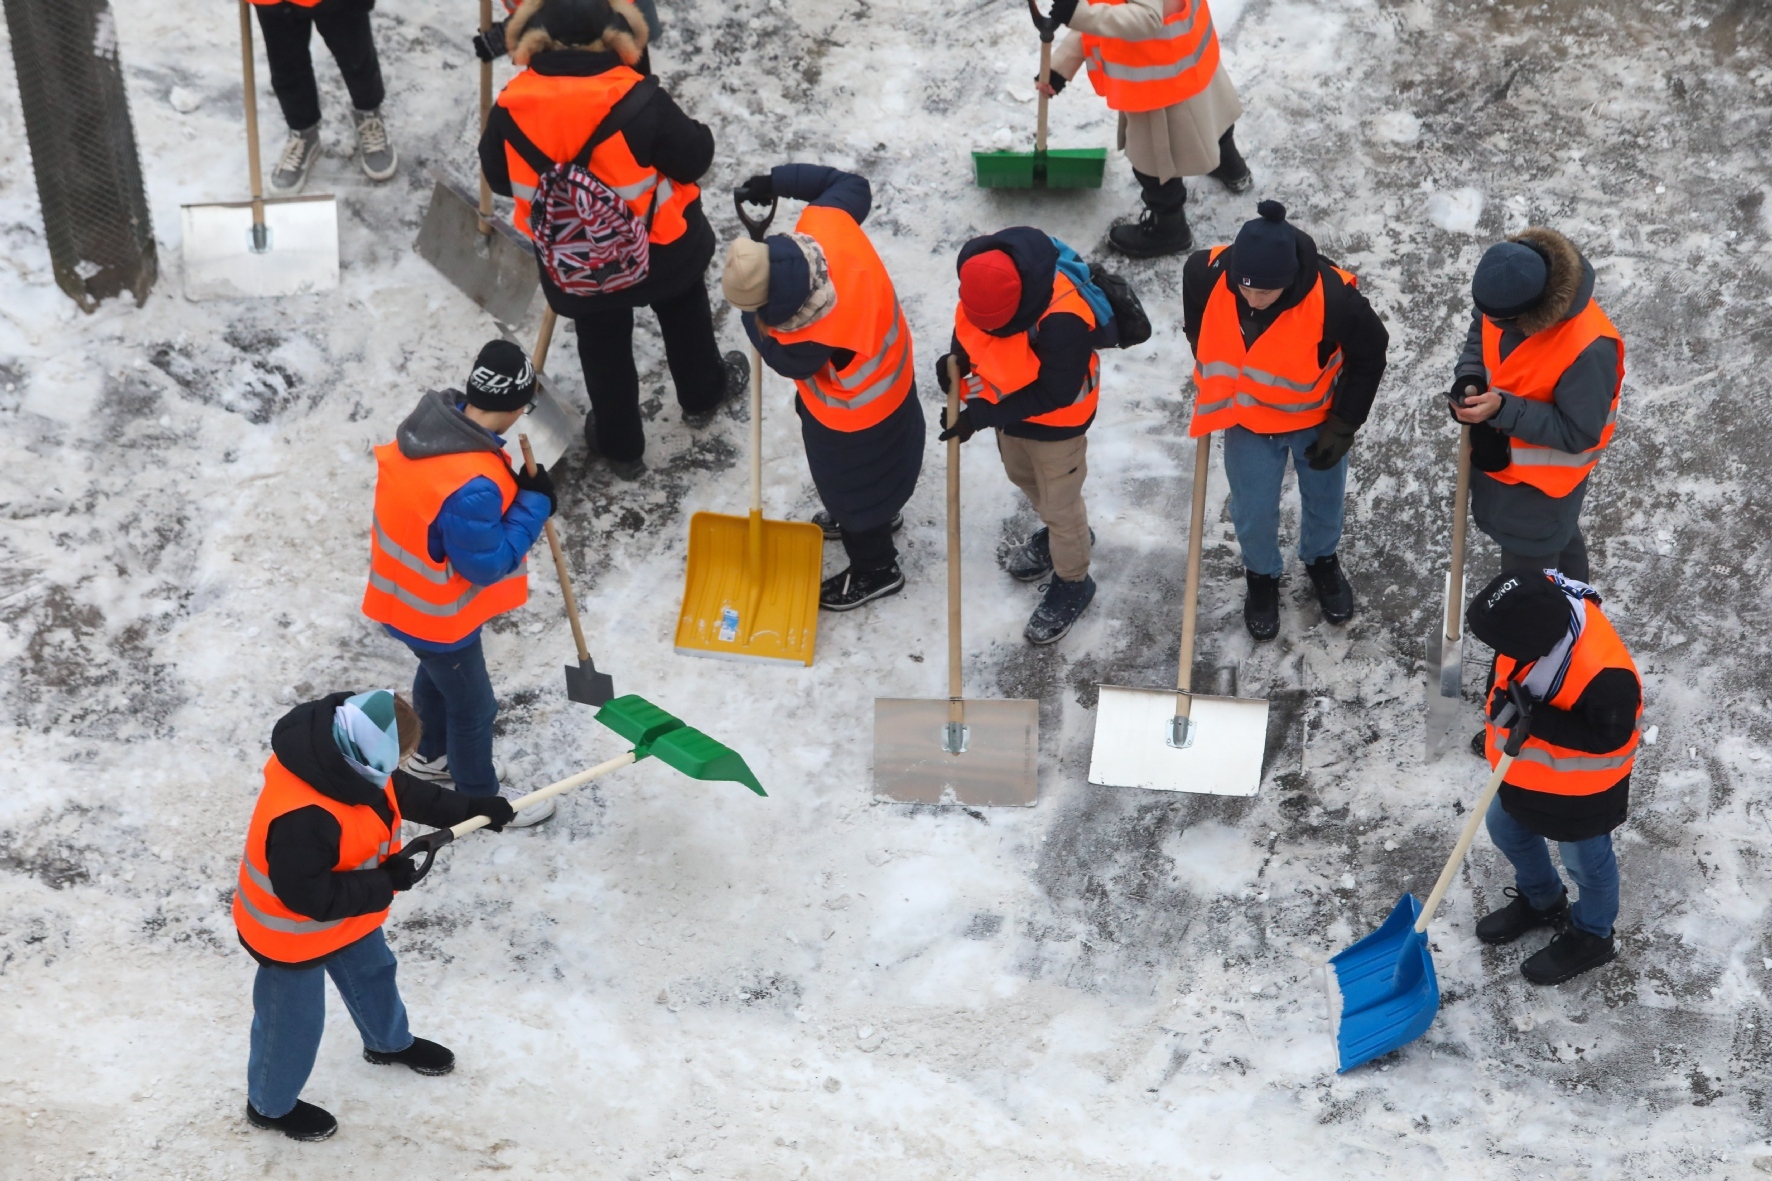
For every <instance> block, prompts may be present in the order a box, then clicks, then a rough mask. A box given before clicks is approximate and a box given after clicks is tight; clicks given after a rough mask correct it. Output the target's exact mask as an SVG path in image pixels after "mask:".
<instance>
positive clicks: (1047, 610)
mask: <svg viewBox="0 0 1772 1181" xmlns="http://www.w3.org/2000/svg"><path fill="white" fill-rule="evenodd" d="M1044 590H1045V592H1046V594H1045V595H1044V597H1042V598H1041V599H1040V605H1039V606H1038V607H1035V608H1034V614H1033V616H1032V617H1031V618H1029V620H1028V625H1027V626H1026V627H1024V628H1022V629H1021V634H1022V635H1023V636H1024V637H1026V639H1027V642H1028V643H1030V644H1039V645H1045V644H1056V643H1057V642H1058V641H1059V640H1062V639H1064V635H1065V633H1066V632H1068V631H1070V630H1071V624H1073V623H1075V622H1077V617H1078V616H1080V615H1082V614H1083V609H1084V608H1085V607H1087V606H1089V603H1090V600H1092V599H1094V598H1095V579H1093V578H1091V577H1089V575H1087V574H1085V575H1083V577H1082V579H1081V580H1080V581H1078V582H1066V581H1065V580H1064V579H1062V578H1054V579H1053V580H1052V581H1051V582H1048V583H1047V584H1046V586H1045V587H1044Z"/></svg>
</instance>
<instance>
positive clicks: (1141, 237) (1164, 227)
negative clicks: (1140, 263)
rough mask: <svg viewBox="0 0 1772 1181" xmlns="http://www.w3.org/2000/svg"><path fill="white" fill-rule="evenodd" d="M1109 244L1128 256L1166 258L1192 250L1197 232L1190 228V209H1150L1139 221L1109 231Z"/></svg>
mask: <svg viewBox="0 0 1772 1181" xmlns="http://www.w3.org/2000/svg"><path fill="white" fill-rule="evenodd" d="M1108 245H1110V246H1112V247H1113V248H1114V249H1115V250H1118V251H1119V252H1120V253H1121V254H1124V255H1125V256H1126V257H1127V258H1162V257H1164V256H1166V255H1170V254H1185V253H1186V252H1188V251H1189V250H1192V249H1193V248H1194V232H1193V231H1192V230H1190V229H1188V224H1187V210H1186V209H1177V210H1176V211H1175V212H1174V213H1158V212H1157V211H1156V210H1154V209H1146V210H1145V211H1144V213H1143V214H1141V215H1140V216H1139V219H1138V220H1137V221H1135V222H1128V223H1127V224H1125V225H1118V226H1115V227H1114V228H1113V229H1111V230H1109V231H1108Z"/></svg>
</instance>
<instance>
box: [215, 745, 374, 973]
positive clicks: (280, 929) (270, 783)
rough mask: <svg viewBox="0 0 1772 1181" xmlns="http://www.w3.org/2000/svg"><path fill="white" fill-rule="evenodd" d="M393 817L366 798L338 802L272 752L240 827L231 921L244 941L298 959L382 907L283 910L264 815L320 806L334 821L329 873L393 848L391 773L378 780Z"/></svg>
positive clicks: (324, 948)
mask: <svg viewBox="0 0 1772 1181" xmlns="http://www.w3.org/2000/svg"><path fill="white" fill-rule="evenodd" d="M382 794H383V795H384V796H385V797H386V798H387V802H388V809H389V811H390V812H391V814H392V815H393V823H392V824H383V823H382V819H381V817H380V816H377V815H376V814H375V809H374V808H371V807H370V806H369V805H367V804H342V803H340V802H339V801H337V800H335V799H333V798H332V797H331V796H328V795H325V794H323V793H321V792H319V791H316V790H315V789H314V788H312V787H311V786H309V785H308V784H307V782H306V781H304V780H302V779H299V778H297V777H296V775H295V773H294V772H292V771H290V770H289V769H288V768H287V767H285V766H284V765H283V764H282V763H280V762H278V761H277V756H276V755H272V756H271V760H270V762H268V763H266V764H265V786H264V790H263V791H261V792H259V793H258V805H257V806H256V807H254V808H253V810H252V824H251V826H250V827H249V828H248V829H247V830H246V856H245V857H244V858H242V859H241V861H240V880H239V883H238V885H237V886H236V888H235V890H234V926H235V927H236V928H238V929H239V931H240V938H242V939H244V940H245V941H246V946H248V947H250V948H252V950H254V951H256V952H258V954H260V955H262V956H264V957H265V958H266V959H268V960H276V961H277V962H278V963H283V964H304V963H307V962H309V961H310V960H317V959H319V958H320V957H321V956H324V955H331V954H332V953H333V952H335V951H337V950H338V949H339V948H341V947H344V946H347V945H348V944H352V943H355V942H356V941H357V940H359V939H361V938H363V936H365V935H367V934H369V933H370V932H371V931H373V930H375V929H376V928H377V927H379V926H381V925H382V921H383V920H384V919H386V918H387V917H388V912H387V910H386V909H385V908H384V909H382V910H378V911H376V912H375V913H374V914H358V915H352V916H351V917H350V918H344V919H332V920H331V921H329V922H320V921H319V920H317V919H311V918H308V917H307V916H306V915H300V914H297V913H295V912H294V911H293V910H290V909H289V908H288V907H287V906H284V905H283V903H282V902H281V901H280V900H278V898H277V892H276V890H274V889H273V888H272V886H271V863H270V861H269V859H268V858H267V857H266V856H265V837H266V836H267V834H269V832H270V829H271V821H273V820H275V819H277V817H279V816H284V815H287V814H288V813H290V812H294V811H295V810H296V809H298V808H308V807H319V808H324V809H326V810H327V811H328V812H330V813H332V817H333V819H334V820H337V821H338V830H339V833H338V863H337V864H336V865H334V866H333V867H332V872H334V873H348V872H350V871H351V870H354V869H374V868H375V867H376V866H378V865H380V864H381V863H382V862H383V861H384V860H386V859H387V858H388V857H390V856H392V855H393V854H395V853H398V852H399V851H400V804H399V802H398V801H397V800H396V799H395V798H394V780H393V778H392V777H391V776H390V777H389V779H388V781H387V782H386V783H384V784H383V785H382Z"/></svg>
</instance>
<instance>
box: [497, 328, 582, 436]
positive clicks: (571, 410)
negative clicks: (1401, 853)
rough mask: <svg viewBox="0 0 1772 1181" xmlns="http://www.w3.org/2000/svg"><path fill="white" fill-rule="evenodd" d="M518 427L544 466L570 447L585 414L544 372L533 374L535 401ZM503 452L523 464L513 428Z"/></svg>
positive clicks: (580, 428)
mask: <svg viewBox="0 0 1772 1181" xmlns="http://www.w3.org/2000/svg"><path fill="white" fill-rule="evenodd" d="M505 339H507V340H508V339H510V338H509V336H507V337H506V338H505ZM518 429H520V430H521V431H522V432H523V433H524V434H526V435H528V436H529V446H530V449H531V450H533V451H534V452H535V462H537V463H539V464H541V465H542V466H543V467H553V466H554V464H556V463H558V462H559V460H560V457H561V456H562V455H564V454H566V449H567V448H568V447H570V446H572V443H573V440H575V439H577V438H579V437H580V436H581V434H582V433H583V431H584V415H583V414H581V413H579V411H578V410H577V408H575V407H574V406H573V404H572V403H571V402H569V401H567V400H566V398H565V396H564V395H563V393H562V392H561V390H560V387H558V386H557V385H555V384H554V383H553V382H552V381H550V380H549V379H548V376H547V374H545V373H538V374H536V375H535V403H534V405H532V406H531V407H530V409H529V414H528V416H527V417H526V418H524V419H523V422H522V424H521V426H520V427H519V428H518ZM505 454H506V455H508V456H510V457H511V464H512V466H514V467H522V466H523V452H522V450H521V448H519V446H518V445H517V431H515V430H514V431H512V432H511V433H510V434H508V435H506V436H505Z"/></svg>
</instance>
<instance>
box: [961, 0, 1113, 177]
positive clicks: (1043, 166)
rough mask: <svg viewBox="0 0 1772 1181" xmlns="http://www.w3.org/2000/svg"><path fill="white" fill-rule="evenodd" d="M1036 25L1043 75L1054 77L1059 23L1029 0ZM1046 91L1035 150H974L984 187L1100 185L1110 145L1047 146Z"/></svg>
mask: <svg viewBox="0 0 1772 1181" xmlns="http://www.w3.org/2000/svg"><path fill="white" fill-rule="evenodd" d="M1028 11H1029V12H1031V13H1032V14H1033V16H1034V28H1036V29H1038V30H1039V31H1040V79H1041V80H1042V81H1045V80H1046V79H1048V78H1050V77H1052V34H1053V31H1054V30H1055V29H1056V28H1057V27H1058V23H1057V22H1056V21H1054V20H1053V19H1052V18H1051V17H1049V16H1041V15H1040V6H1039V5H1038V4H1037V3H1036V2H1035V0H1028ZM1046 101H1047V100H1046V95H1045V93H1044V92H1041V93H1040V106H1039V121H1038V123H1037V124H1036V126H1035V131H1034V150H1033V151H1032V152H973V153H972V170H973V173H974V174H975V175H976V176H977V177H978V186H979V187H980V188H983V189H1099V188H1100V187H1101V175H1102V171H1103V170H1104V169H1105V168H1106V167H1107V149H1106V148H1052V149H1050V150H1049V149H1048V148H1047V147H1046Z"/></svg>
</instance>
